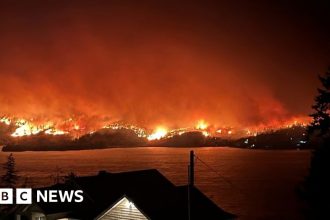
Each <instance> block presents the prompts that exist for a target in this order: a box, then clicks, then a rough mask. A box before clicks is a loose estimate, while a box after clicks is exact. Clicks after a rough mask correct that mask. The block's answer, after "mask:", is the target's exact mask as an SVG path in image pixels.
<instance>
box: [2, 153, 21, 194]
mask: <svg viewBox="0 0 330 220" xmlns="http://www.w3.org/2000/svg"><path fill="white" fill-rule="evenodd" d="M2 168H3V169H4V170H5V173H4V175H3V176H2V177H1V184H2V187H8V188H14V187H15V186H16V183H17V180H18V175H17V170H16V162H15V158H14V156H13V154H9V156H8V158H7V161H6V162H5V163H4V164H3V165H2Z"/></svg>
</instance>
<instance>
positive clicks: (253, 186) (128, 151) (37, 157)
mask: <svg viewBox="0 0 330 220" xmlns="http://www.w3.org/2000/svg"><path fill="white" fill-rule="evenodd" d="M190 150H191V149H190V148H189V149H188V148H159V147H148V148H113V149H102V150H85V151H66V152H17V153H14V156H15V159H16V163H17V169H18V170H19V171H20V173H19V174H20V175H21V176H24V177H30V180H29V183H30V184H32V185H34V186H38V185H40V184H50V183H51V181H52V178H51V177H50V176H51V175H55V173H56V170H61V172H62V173H63V174H65V173H68V172H70V171H74V172H75V173H76V174H78V175H90V174H96V173H97V172H98V171H99V170H107V171H110V172H120V171H130V170H139V169H150V168H155V169H158V170H159V171H161V172H162V173H163V174H164V175H165V176H166V177H167V178H168V179H170V180H171V181H172V182H173V183H175V184H178V185H180V184H187V165H188V161H189V151H190ZM194 150H195V153H196V155H197V156H198V157H199V158H201V159H202V160H203V161H205V162H206V163H208V164H209V165H210V166H211V167H212V169H214V170H215V171H216V172H218V173H219V174H221V175H222V176H223V177H225V178H226V179H227V180H229V181H230V182H231V183H232V184H233V185H231V184H229V183H228V182H226V181H224V180H223V179H222V178H220V177H219V176H218V175H217V174H216V173H215V172H213V171H211V170H210V169H208V168H207V167H206V166H204V164H202V163H201V162H199V161H197V162H196V173H195V176H196V179H195V182H196V185H197V187H199V188H200V189H201V190H202V191H203V192H204V193H205V194H206V195H208V196H209V197H210V198H211V199H212V200H213V201H215V202H216V203H217V204H218V205H219V206H220V207H222V208H223V209H225V210H226V211H229V212H232V213H234V214H236V215H238V216H239V219H302V218H303V216H302V214H301V204H300V202H299V200H298V199H297V198H296V195H295V192H294V189H295V187H296V186H297V184H299V182H301V181H302V180H303V178H304V177H305V176H306V174H307V172H308V167H309V159H310V155H311V153H310V151H295V150H283V151H282V150H281V151H274V150H246V149H235V148H225V147H223V148H221V147H217V148H212V147H207V148H195V149H194ZM8 154H9V153H4V152H0V163H3V162H4V161H5V160H6V157H7V156H8Z"/></svg>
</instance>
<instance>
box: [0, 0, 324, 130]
mask: <svg viewBox="0 0 330 220" xmlns="http://www.w3.org/2000/svg"><path fill="white" fill-rule="evenodd" d="M0 2H1V3H0V82H1V85H0V115H2V114H3V115H14V116H18V117H36V116H37V117H45V118H65V117H69V116H70V115H73V114H78V115H79V114H82V115H87V116H90V117H109V118H110V119H111V120H114V121H115V120H125V121H128V122H132V123H137V124H140V125H143V126H147V127H153V126H156V125H159V124H164V125H166V126H170V127H179V126H181V127H182V126H191V125H193V124H195V122H196V120H199V119H204V120H206V121H208V122H210V123H212V124H214V125H229V126H254V125H260V124H267V123H271V122H274V121H285V120H288V119H291V118H294V117H302V116H307V115H308V114H309V113H310V112H311V108H310V106H311V105H312V103H313V97H314V96H315V94H316V88H317V86H319V82H318V79H317V75H319V74H323V73H324V72H325V71H326V69H327V67H328V65H330V33H329V31H330V13H328V12H329V11H330V7H329V5H327V4H326V1H304V2H302V1H290V3H288V1H273V3H271V1H259V2H258V1H253V2H254V3H251V1H198V2H192V1H110V0H109V1H96V0H93V1H82V0H79V1H61V0H56V1H55V0H54V1H47V0H43V1H23V0H22V1H0Z"/></svg>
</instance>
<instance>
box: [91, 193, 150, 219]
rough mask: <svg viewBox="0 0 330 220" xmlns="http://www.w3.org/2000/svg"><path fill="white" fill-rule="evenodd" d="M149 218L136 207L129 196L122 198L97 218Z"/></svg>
mask: <svg viewBox="0 0 330 220" xmlns="http://www.w3.org/2000/svg"><path fill="white" fill-rule="evenodd" d="M118 219H121V220H147V218H146V216H144V215H143V214H142V213H141V212H140V210H139V209H138V208H136V207H135V205H134V204H133V203H131V202H130V201H129V200H128V199H127V198H125V197H124V198H123V199H121V200H120V201H119V202H118V203H117V204H116V205H114V206H113V207H112V208H111V209H110V210H109V211H107V212H106V213H105V214H104V215H103V216H101V217H99V218H97V220H118Z"/></svg>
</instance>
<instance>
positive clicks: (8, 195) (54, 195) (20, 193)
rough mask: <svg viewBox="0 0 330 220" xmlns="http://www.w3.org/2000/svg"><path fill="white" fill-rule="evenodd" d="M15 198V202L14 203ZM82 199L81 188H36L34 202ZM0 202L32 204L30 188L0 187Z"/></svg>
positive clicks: (75, 200) (78, 200) (80, 200)
mask: <svg viewBox="0 0 330 220" xmlns="http://www.w3.org/2000/svg"><path fill="white" fill-rule="evenodd" d="M14 198H15V203H14ZM83 200H84V197H83V191H82V190H37V191H36V202H50V203H56V202H77V203H80V202H82V201H83ZM0 204H32V189H31V188H17V189H16V190H15V197H14V189H12V188H0Z"/></svg>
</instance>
